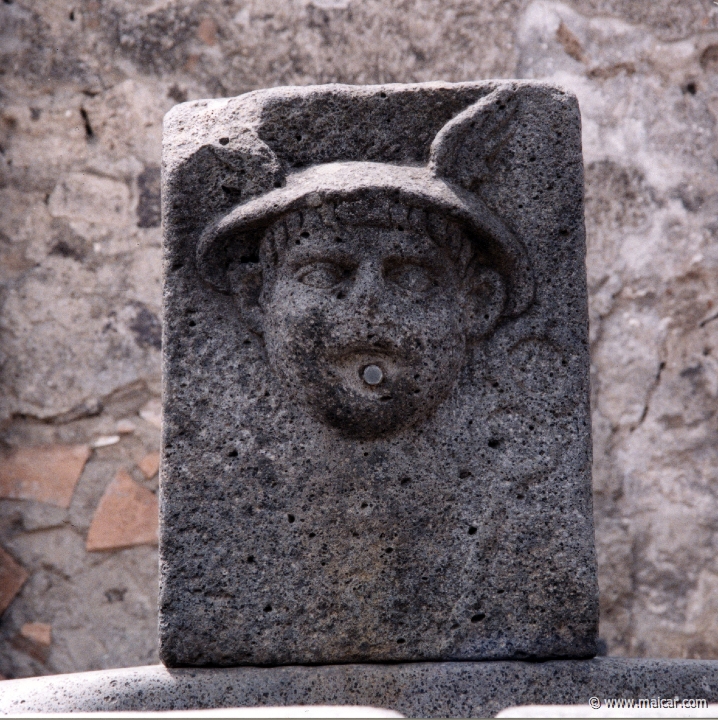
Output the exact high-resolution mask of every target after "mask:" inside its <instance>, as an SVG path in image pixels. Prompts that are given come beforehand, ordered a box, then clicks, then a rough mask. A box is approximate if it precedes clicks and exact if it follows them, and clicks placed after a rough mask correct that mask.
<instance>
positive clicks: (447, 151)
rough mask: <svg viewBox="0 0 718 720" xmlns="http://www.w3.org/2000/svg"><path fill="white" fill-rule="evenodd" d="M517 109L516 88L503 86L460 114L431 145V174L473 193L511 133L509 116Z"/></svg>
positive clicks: (440, 132) (441, 131) (511, 116)
mask: <svg viewBox="0 0 718 720" xmlns="http://www.w3.org/2000/svg"><path fill="white" fill-rule="evenodd" d="M517 108H518V97H517V93H516V90H515V88H513V87H512V86H504V87H500V88H497V89H496V90H494V91H493V92H491V93H489V94H488V95H487V96H486V97H484V98H482V99H481V100H479V101H478V102H477V103H474V104H473V105H471V106H470V107H468V108H466V110H464V111H463V112H462V113H459V114H458V115H457V116H456V117H455V118H454V119H453V120H451V121H450V122H448V123H447V124H446V125H444V127H443V128H442V129H441V130H440V131H439V132H438V133H437V135H436V137H435V138H434V142H433V143H432V144H431V152H430V156H429V169H430V171H431V172H432V174H433V175H434V176H435V177H440V178H444V179H446V180H451V181H453V182H456V183H458V184H459V185H461V186H462V187H464V188H466V189H467V190H471V191H472V192H476V190H477V189H478V186H479V185H480V184H481V182H482V181H483V180H484V178H485V177H486V176H487V175H488V174H489V166H490V164H491V161H492V160H493V159H494V157H495V156H496V155H497V154H498V152H499V150H500V149H501V148H502V147H503V145H504V144H505V143H506V142H507V140H508V139H509V138H510V137H511V135H513V132H514V128H513V127H512V124H511V119H512V118H513V116H514V115H515V113H516V110H517Z"/></svg>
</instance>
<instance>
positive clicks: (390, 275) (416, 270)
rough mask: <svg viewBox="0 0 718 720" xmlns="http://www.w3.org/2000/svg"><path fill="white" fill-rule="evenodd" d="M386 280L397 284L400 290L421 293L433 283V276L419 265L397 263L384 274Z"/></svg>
mask: <svg viewBox="0 0 718 720" xmlns="http://www.w3.org/2000/svg"><path fill="white" fill-rule="evenodd" d="M386 277H387V279H388V280H390V281H391V282H393V283H394V284H395V285H398V286H399V287H400V288H401V289H402V290H408V291H409V292H415V293H421V292H426V291H427V290H428V289H429V288H430V287H432V286H433V285H435V282H434V278H433V277H432V276H431V274H430V273H429V271H428V270H427V269H426V268H424V267H422V266H421V265H413V264H406V265H398V266H397V267H394V268H391V270H389V271H388V272H387V274H386Z"/></svg>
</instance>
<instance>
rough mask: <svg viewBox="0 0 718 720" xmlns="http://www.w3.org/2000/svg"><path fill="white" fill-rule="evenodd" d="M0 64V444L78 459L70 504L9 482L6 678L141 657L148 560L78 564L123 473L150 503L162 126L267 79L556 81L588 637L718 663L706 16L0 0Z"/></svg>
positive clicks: (502, 7) (451, 2)
mask: <svg viewBox="0 0 718 720" xmlns="http://www.w3.org/2000/svg"><path fill="white" fill-rule="evenodd" d="M0 53H2V73H3V74H2V76H1V77H2V95H0V103H1V109H0V112H1V117H0V205H1V206H2V216H1V219H0V282H2V293H1V294H0V302H2V311H1V313H0V333H1V335H0V338H1V344H0V365H1V372H2V375H1V378H0V382H1V383H2V388H1V390H0V398H2V399H1V400H0V416H1V418H2V421H3V435H2V440H3V443H4V448H3V450H4V452H5V454H6V455H7V456H8V457H10V456H12V452H13V451H19V452H23V453H27V452H31V451H29V450H28V448H36V447H39V446H42V447H48V446H54V447H58V446H60V447H65V446H77V445H83V446H86V447H88V448H89V452H90V455H89V458H88V459H87V462H86V464H85V465H84V469H83V470H82V473H81V475H80V476H79V479H77V482H76V485H75V486H74V489H73V490H72V493H71V497H70V500H69V507H63V506H62V505H64V504H65V501H64V500H63V501H62V502H61V503H59V504H58V503H55V504H52V503H51V502H48V499H49V498H50V497H51V496H52V493H51V492H50V489H48V488H50V486H49V485H48V487H47V488H45V490H44V492H46V494H45V495H35V496H34V497H36V498H39V499H12V497H10V496H7V493H5V492H4V488H5V485H6V481H5V479H3V480H2V482H1V483H0V485H1V486H2V487H3V494H4V495H6V496H7V497H8V499H5V500H1V501H0V543H1V544H2V547H3V548H4V552H5V553H6V555H7V557H8V558H9V561H10V562H11V563H12V566H10V565H8V567H10V568H11V572H14V573H15V575H14V576H13V577H15V578H16V583H15V584H17V585H18V592H17V595H16V597H15V599H14V601H12V602H11V604H10V605H9V607H8V609H7V610H6V611H5V612H4V614H3V616H2V620H1V622H0V643H2V651H0V672H1V673H2V674H4V675H7V676H22V675H29V674H37V673H47V672H66V671H73V670H84V669H91V668H99V667H109V666H118V665H132V664H142V663H146V662H153V661H155V660H156V636H155V623H156V615H155V592H156V590H155V585H156V562H157V559H156V551H155V549H154V548H153V547H152V546H151V545H138V546H134V547H128V548H125V549H121V550H98V551H91V552H88V550H87V549H86V542H87V536H88V531H89V528H90V526H91V524H92V522H93V518H94V517H95V515H96V513H97V510H98V507H99V506H100V504H101V499H102V497H103V495H104V494H105V492H106V491H107V489H108V486H109V485H110V483H111V482H113V479H114V478H115V477H116V476H117V475H118V473H121V472H124V473H127V474H128V475H129V478H131V482H132V483H136V484H138V485H139V486H141V488H142V489H146V490H147V491H148V492H154V491H155V490H156V487H157V477H156V474H155V472H153V471H152V468H153V465H152V464H151V462H150V461H149V460H147V457H148V456H152V454H153V453H156V451H157V449H158V443H159V432H158V428H157V425H158V423H159V416H158V411H157V409H156V404H154V405H153V404H152V402H153V401H155V400H156V398H157V397H158V396H159V389H160V378H159V352H158V349H159V344H160V328H161V325H160V272H161V251H160V238H161V236H160V227H159V213H158V207H159V205H158V173H159V164H160V137H161V120H162V116H163V114H164V113H165V112H166V111H167V110H168V109H169V108H170V107H171V106H172V105H173V104H174V103H176V102H181V101H183V100H185V99H193V98H199V97H211V96H220V95H236V94H239V93H242V92H246V91H249V90H252V89H254V88H259V87H266V86H272V85H280V84H293V83H298V84H308V83H320V82H350V83H375V82H392V81H401V82H411V81H424V80H432V79H439V80H449V81H459V80H474V79H481V78H485V77H491V76H495V77H514V76H519V77H530V78H547V79H551V80H553V81H555V82H558V83H561V84H563V85H565V86H567V87H569V88H570V89H572V90H573V91H574V92H576V93H577V95H578V97H579V101H580V103H581V107H582V113H583V123H584V151H585V159H586V202H587V204H586V209H587V227H588V239H589V253H588V259H587V266H588V274H589V284H590V290H591V307H590V310H591V337H592V343H593V345H592V350H593V366H594V374H593V394H594V395H593V406H594V456H595V457H594V462H595V467H594V486H595V498H596V518H597V531H596V532H597V544H598V550H599V575H600V582H601V589H602V630H601V632H602V636H603V637H604V639H605V640H606V642H607V645H608V650H609V652H611V653H614V654H625V655H654V656H661V655H662V656H676V657H714V656H715V654H716V652H718V623H717V622H716V619H715V618H716V617H718V614H717V612H716V611H717V610H718V607H716V600H715V597H716V592H717V591H718V564H717V562H716V560H715V557H716V544H717V543H718V507H717V506H716V490H715V488H716V486H717V485H716V482H717V479H718V478H717V477H716V475H717V474H718V458H717V457H716V452H717V451H716V448H717V447H718V443H717V442H716V441H717V439H718V438H717V437H716V435H717V425H716V424H717V423H718V418H717V417H716V412H715V411H716V399H717V397H718V360H716V359H714V358H716V356H718V336H717V335H716V333H717V332H718V319H716V318H718V297H716V286H717V285H716V279H717V276H718V273H717V264H718V250H717V249H716V248H718V244H717V243H716V233H717V232H718V224H716V221H715V217H716V209H717V206H718V200H717V198H718V194H717V192H716V189H717V188H716V158H717V157H718V148H716V137H715V116H716V113H717V112H718V7H714V6H712V5H710V3H707V2H701V1H700V0H691V1H687V2H682V3H675V2H668V0H656V1H655V2H650V3H635V2H629V1H628V0H573V1H572V2H570V3H567V4H565V5H562V4H557V3H548V2H533V3H530V2H527V0H491V2H482V3H476V2H464V1H461V0H447V1H445V2H438V1H436V0H431V1H422V0H413V1H411V2H409V1H406V2H399V3H388V2H386V1H385V0H374V1H369V2H361V3H359V2H356V1H355V0H314V1H313V2H304V1H302V0H295V1H294V2H279V1H278V0H262V2H259V0H249V1H247V2H239V1H234V0H226V1H224V2H207V1H199V0H197V1H192V0H162V1H161V2H153V3H132V2H129V1H128V0H103V1H102V2H100V1H99V0H77V1H76V2H69V0H46V1H45V2H43V3H34V2H30V0H14V1H12V0H11V1H10V2H8V0H6V1H5V2H4V3H2V4H0ZM148 403H149V405H148ZM123 423H124V424H123ZM128 423H131V425H132V426H134V430H130V429H129V428H130V425H129V424H128ZM101 438H102V440H101ZM115 438H116V440H115ZM109 439H112V442H111V443H110V440H109ZM32 452H35V451H32ZM3 467H5V465H3ZM2 477H3V478H4V477H5V476H4V475H3V476H2ZM48 478H49V476H48ZM50 480H51V479H50V478H49V480H48V482H50ZM20 485H22V483H20ZM13 487H15V486H13ZM53 487H55V486H53ZM63 487H67V485H63ZM23 492H24V491H23ZM47 493H50V494H47ZM14 497H15V498H18V497H19V496H18V495H15V496H14ZM22 497H25V495H22ZM145 497H147V496H145ZM43 498H44V501H43ZM63 498H64V496H63ZM145 531H146V528H145ZM143 537H144V540H145V541H148V537H147V536H146V535H145V536H143ZM6 555H3V556H2V558H5V557H6ZM4 562H5V561H4V559H3V563H4ZM18 566H19V568H24V571H23V570H22V569H18ZM12 568H15V570H13V569H12ZM2 572H5V564H3V565H2V569H0V573H2ZM23 572H25V573H27V575H28V579H27V580H26V581H25V582H24V584H23V583H22V582H20V580H21V579H24V575H23ZM3 577H4V576H3ZM39 625H43V626H51V630H50V631H48V632H45V630H42V632H41V631H40V630H38V629H37V627H36V626H39ZM28 627H30V630H28ZM23 628H25V631H24V632H23ZM38 638H39V639H38ZM45 640H48V642H49V644H44V643H45Z"/></svg>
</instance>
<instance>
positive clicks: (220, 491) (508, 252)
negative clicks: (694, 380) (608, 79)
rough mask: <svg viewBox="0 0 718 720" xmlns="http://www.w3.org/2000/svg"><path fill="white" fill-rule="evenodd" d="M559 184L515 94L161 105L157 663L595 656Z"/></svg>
mask: <svg viewBox="0 0 718 720" xmlns="http://www.w3.org/2000/svg"><path fill="white" fill-rule="evenodd" d="M582 188H583V176H582V161H581V147H580V119H579V112H578V106H577V103H576V100H575V97H573V96H572V95H571V94H569V93H566V92H565V91H563V90H561V89H559V88H556V87H553V86H547V85H542V84H539V83H519V82H484V83H467V84H460V85H449V84H444V83H431V84H423V85H387V86H375V87H348V86H340V85H332V86H324V87H314V88H278V89H274V90H268V91H261V92H255V93H250V94H248V95H244V96H241V97H239V98H234V99H230V100H217V101H203V102H193V103H186V104H184V105H181V106H178V107H176V108H175V109H174V110H172V111H171V112H170V114H169V115H168V116H167V118H166V121H165V143H164V178H163V193H164V196H163V203H164V225H165V286H164V302H165V308H164V320H165V338H164V378H165V388H164V409H163V450H162V453H163V455H162V468H161V495H162V499H161V513H162V520H161V541H160V542H161V548H160V551H161V576H162V577H161V583H162V586H161V601H160V646H161V650H160V652H161V657H162V659H163V661H164V662H165V663H166V664H168V665H182V664H190V665H193V664H194V665H201V664H221V665H231V664H286V663H337V662H349V661H360V660H361V661H401V660H439V659H444V660H446V659H461V660H467V659H478V658H521V657H544V658H545V657H582V656H583V657H585V656H589V655H591V654H593V653H594V651H595V636H596V626H597V589H596V578H595V560H594V549H593V526H592V516H591V482H590V459H591V458H590V455H591V453H590V421H589V403H588V349H587V308H586V283H585V268H584V228H583V207H582V199H583V198H582Z"/></svg>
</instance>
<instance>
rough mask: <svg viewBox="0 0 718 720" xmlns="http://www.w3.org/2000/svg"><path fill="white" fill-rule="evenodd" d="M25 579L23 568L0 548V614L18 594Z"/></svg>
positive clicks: (26, 575) (25, 574)
mask: <svg viewBox="0 0 718 720" xmlns="http://www.w3.org/2000/svg"><path fill="white" fill-rule="evenodd" d="M27 578H28V574H27V573H26V572H25V568H23V567H22V565H19V564H18V563H16V562H15V561H14V560H13V559H12V557H10V555H8V554H7V553H6V552H5V551H4V550H3V549H2V548H0V614H2V613H3V612H4V611H5V610H6V608H7V607H8V606H9V605H10V603H11V602H12V601H13V598H14V597H15V595H17V594H18V593H19V592H20V588H21V587H22V586H23V584H24V583H25V580H27Z"/></svg>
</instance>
